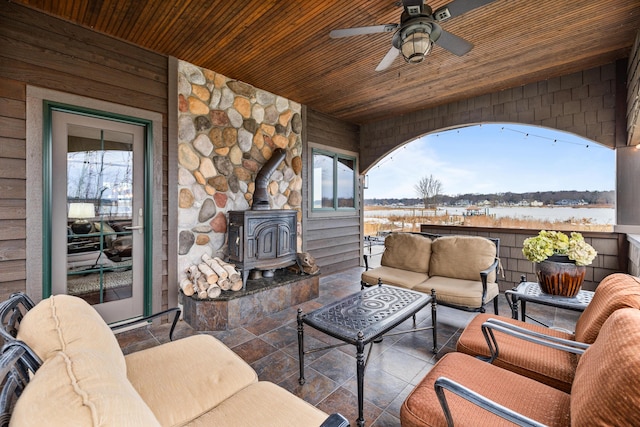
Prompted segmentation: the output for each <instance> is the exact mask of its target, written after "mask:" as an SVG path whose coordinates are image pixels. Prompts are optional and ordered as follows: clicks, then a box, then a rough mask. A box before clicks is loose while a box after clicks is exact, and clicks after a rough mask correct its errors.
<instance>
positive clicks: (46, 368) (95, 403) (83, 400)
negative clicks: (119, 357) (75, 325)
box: [11, 349, 177, 427]
mask: <svg viewBox="0 0 640 427" xmlns="http://www.w3.org/2000/svg"><path fill="white" fill-rule="evenodd" d="M176 404H177V403H176ZM159 425H160V424H159V422H158V420H157V419H156V418H155V416H154V415H153V412H151V409H149V407H148V406H147V405H146V404H145V402H144V401H143V400H142V398H141V397H140V395H138V393H137V392H136V391H135V389H134V388H133V386H132V385H131V383H129V381H128V380H127V377H126V375H124V374H123V373H122V372H121V371H120V370H119V369H118V368H117V367H116V366H114V365H112V364H111V361H110V360H109V357H108V356H106V355H104V354H101V352H100V351H96V350H92V351H88V350H80V349H67V350H66V351H59V352H57V353H55V355H52V356H51V357H49V358H48V359H47V360H46V361H45V362H44V363H43V365H42V366H41V367H40V369H38V370H37V371H36V373H35V375H34V376H33V378H32V379H31V381H30V382H29V384H28V385H27V387H26V388H25V389H24V391H23V393H22V395H21V396H20V398H19V399H18V402H17V403H16V406H15V408H14V410H13V414H12V416H11V426H21V427H22V426H34V427H35V426H64V427H67V426H114V427H115V426H159Z"/></svg>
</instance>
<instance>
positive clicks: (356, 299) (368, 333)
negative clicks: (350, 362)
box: [304, 285, 431, 341]
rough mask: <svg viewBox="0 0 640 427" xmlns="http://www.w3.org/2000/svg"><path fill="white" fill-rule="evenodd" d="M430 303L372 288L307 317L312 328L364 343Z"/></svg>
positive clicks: (407, 294)
mask: <svg viewBox="0 0 640 427" xmlns="http://www.w3.org/2000/svg"><path fill="white" fill-rule="evenodd" d="M430 301H431V297H430V296H429V295H426V294H423V293H419V292H415V291H410V290H407V289H401V288H396V287H392V286H386V285H385V286H373V287H371V288H368V289H365V290H363V291H361V292H359V293H357V294H354V295H351V296H349V297H346V298H344V299H342V300H340V301H337V302H335V303H333V304H330V305H327V306H325V307H323V308H320V309H318V310H316V311H314V312H311V313H309V314H307V315H305V316H304V323H306V324H309V325H312V326H313V327H315V328H316V329H320V330H322V331H325V332H326V333H329V334H330V335H333V336H336V337H337V338H340V339H343V340H346V341H355V340H356V339H357V338H358V333H359V332H362V334H363V340H364V341H368V340H369V339H370V338H373V337H374V336H376V335H378V334H379V333H380V331H382V332H384V331H385V330H388V329H390V328H391V327H394V326H395V325H397V324H398V323H399V322H401V321H403V320H404V319H406V318H408V317H410V316H411V315H412V314H413V313H415V312H417V311H418V310H420V308H422V307H424V306H425V305H427V304H428V303H429V302H430Z"/></svg>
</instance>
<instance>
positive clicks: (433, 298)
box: [431, 289, 438, 354]
mask: <svg viewBox="0 0 640 427" xmlns="http://www.w3.org/2000/svg"><path fill="white" fill-rule="evenodd" d="M437 305H438V304H437V302H436V290H435V289H431V327H432V333H433V348H432V349H431V351H432V352H433V354H436V353H438V332H437V324H438V322H437V320H436V308H437Z"/></svg>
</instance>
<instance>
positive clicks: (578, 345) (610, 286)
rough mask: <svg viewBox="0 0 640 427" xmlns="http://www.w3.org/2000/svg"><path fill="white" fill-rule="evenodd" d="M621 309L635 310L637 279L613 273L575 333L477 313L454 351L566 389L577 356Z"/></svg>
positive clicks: (639, 297) (639, 299)
mask: <svg viewBox="0 0 640 427" xmlns="http://www.w3.org/2000/svg"><path fill="white" fill-rule="evenodd" d="M625 307H631V308H636V309H640V278H638V277H634V276H631V275H628V274H622V273H617V274H612V275H610V276H607V277H605V278H604V279H603V280H602V282H601V283H600V284H599V285H598V287H597V288H596V291H595V294H594V296H593V299H592V301H591V303H590V304H589V305H588V306H587V308H586V309H585V311H584V312H583V313H582V314H581V315H580V318H579V319H578V321H577V323H576V330H575V333H570V332H567V331H562V330H556V329H550V328H545V327H543V326H539V325H536V324H532V323H525V322H522V321H519V320H513V319H508V318H504V317H500V318H499V319H498V318H497V317H496V316H491V315H488V314H480V315H478V316H476V317H475V318H474V319H473V320H472V321H471V322H470V323H469V325H468V326H467V327H466V328H465V330H464V331H463V333H462V335H461V336H460V338H459V340H458V344H457V350H458V351H460V352H463V353H466V354H469V355H471V356H476V357H480V358H483V359H485V360H488V361H490V362H491V363H493V364H494V365H496V366H500V367H502V368H505V369H508V370H510V371H513V372H516V373H518V374H521V375H524V376H527V377H529V378H532V379H535V380H536V381H540V382H542V383H545V384H547V385H550V386H552V387H555V388H557V389H559V390H562V391H565V392H568V391H569V390H571V384H572V382H573V380H574V374H575V370H576V366H577V365H578V355H577V354H580V353H581V352H582V351H584V349H586V348H588V347H589V345H590V344H592V343H593V342H594V341H595V339H596V337H597V336H598V333H599V332H600V328H601V327H602V324H603V323H604V322H605V320H606V319H607V318H608V317H609V316H610V315H611V314H612V313H613V312H614V311H616V310H618V309H621V308H625ZM576 353H577V354H576Z"/></svg>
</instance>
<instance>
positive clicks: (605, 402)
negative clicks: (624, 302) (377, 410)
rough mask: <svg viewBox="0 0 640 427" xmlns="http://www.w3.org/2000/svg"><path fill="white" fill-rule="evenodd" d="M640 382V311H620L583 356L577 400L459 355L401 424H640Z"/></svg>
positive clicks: (443, 363)
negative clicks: (639, 385)
mask: <svg viewBox="0 0 640 427" xmlns="http://www.w3.org/2000/svg"><path fill="white" fill-rule="evenodd" d="M639 377H640V310H637V309H632V308H626V309H620V310H617V311H616V312H615V313H614V314H612V315H611V316H610V317H609V318H608V319H607V321H606V322H605V324H604V325H603V326H602V329H601V330H600V334H599V335H598V338H597V339H596V340H595V342H594V343H593V344H592V345H591V346H590V347H589V348H588V349H586V350H585V352H584V354H583V355H582V356H581V357H580V362H579V363H578V367H577V369H576V374H575V379H574V381H573V385H572V387H571V393H570V394H569V393H565V392H563V391H560V390H557V389H555V388H553V387H549V386H548V385H546V384H542V383H540V382H537V381H534V380H532V379H530V378H527V377H524V376H521V375H518V374H516V373H514V372H511V371H507V370H506V369H502V368H499V367H497V366H495V365H492V364H490V363H486V362H483V361H481V360H480V359H477V358H475V357H471V356H469V355H467V354H464V353H458V352H454V353H449V354H446V355H445V356H444V357H443V358H442V359H440V360H439V361H438V363H436V365H435V366H434V367H433V369H432V370H431V371H430V372H429V373H428V374H427V376H426V377H425V378H424V379H423V380H422V381H421V382H420V383H419V384H418V385H417V386H416V388H415V389H414V390H413V391H412V392H411V393H410V394H409V396H408V397H407V399H406V400H405V401H404V403H403V404H402V408H401V410H400V420H401V423H402V426H403V427H417V426H440V425H449V426H452V425H473V426H480V425H483V426H484V425H486V426H488V425H490V426H503V425H509V426H512V425H513V423H516V424H518V425H524V426H541V425H549V426H569V425H575V426H586V425H590V426H591V425H616V426H623V425H625V426H626V425H637V423H638V413H640V388H639V387H638V386H637V379H638V378H639ZM481 408H482V409H481Z"/></svg>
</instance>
